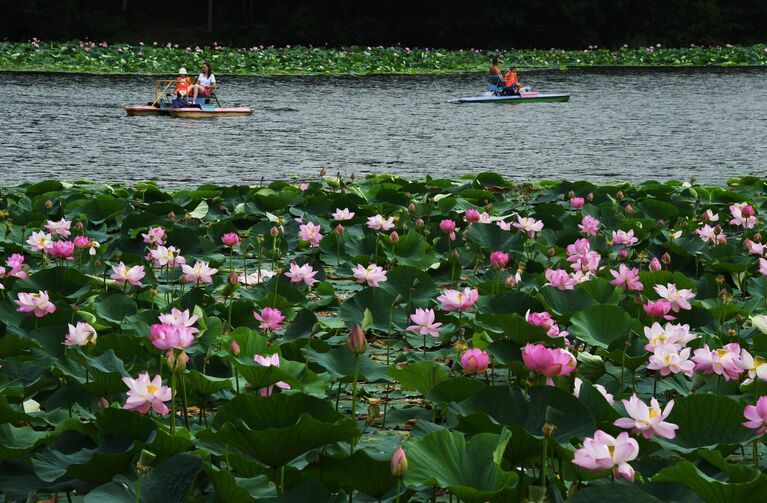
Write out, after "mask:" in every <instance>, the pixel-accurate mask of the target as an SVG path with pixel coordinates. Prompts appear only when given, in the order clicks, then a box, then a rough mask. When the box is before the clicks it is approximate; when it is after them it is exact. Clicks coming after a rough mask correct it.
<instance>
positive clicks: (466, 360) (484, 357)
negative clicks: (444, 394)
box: [461, 348, 490, 374]
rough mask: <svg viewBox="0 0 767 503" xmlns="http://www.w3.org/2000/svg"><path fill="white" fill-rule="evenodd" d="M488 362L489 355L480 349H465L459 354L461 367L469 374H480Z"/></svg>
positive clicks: (485, 368)
mask: <svg viewBox="0 0 767 503" xmlns="http://www.w3.org/2000/svg"><path fill="white" fill-rule="evenodd" d="M489 364H490V357H489V356H488V354H487V353H486V352H484V351H482V350H481V349H477V348H472V349H467V350H466V351H464V352H463V354H462V355H461V367H462V368H463V370H465V371H466V372H469V373H471V374H481V373H482V372H484V371H486V370H487V366H488V365H489Z"/></svg>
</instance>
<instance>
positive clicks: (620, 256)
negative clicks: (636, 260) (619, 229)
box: [618, 248, 629, 260]
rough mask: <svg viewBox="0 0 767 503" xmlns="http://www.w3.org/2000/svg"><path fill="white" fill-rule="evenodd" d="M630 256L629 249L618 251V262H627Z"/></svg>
mask: <svg viewBox="0 0 767 503" xmlns="http://www.w3.org/2000/svg"><path fill="white" fill-rule="evenodd" d="M628 256H629V251H628V249H627V248H621V249H620V250H618V260H626V257H628Z"/></svg>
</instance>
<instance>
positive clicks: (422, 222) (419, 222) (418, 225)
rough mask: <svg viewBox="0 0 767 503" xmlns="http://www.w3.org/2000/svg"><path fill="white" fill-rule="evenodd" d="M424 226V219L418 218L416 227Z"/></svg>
mask: <svg viewBox="0 0 767 503" xmlns="http://www.w3.org/2000/svg"><path fill="white" fill-rule="evenodd" d="M424 225H425V224H424V221H423V218H416V219H415V226H416V227H418V228H423V226H424Z"/></svg>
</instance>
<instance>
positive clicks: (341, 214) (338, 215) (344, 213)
mask: <svg viewBox="0 0 767 503" xmlns="http://www.w3.org/2000/svg"><path fill="white" fill-rule="evenodd" d="M331 216H332V217H333V220H335V221H336V222H345V221H346V220H351V219H352V218H354V212H353V211H349V208H344V209H339V208H336V211H335V213H333V214H332V215H331Z"/></svg>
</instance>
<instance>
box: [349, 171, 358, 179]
mask: <svg viewBox="0 0 767 503" xmlns="http://www.w3.org/2000/svg"><path fill="white" fill-rule="evenodd" d="M355 178H357V173H354V172H352V174H351V175H349V179H350V180H351V181H354V179H355Z"/></svg>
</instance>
